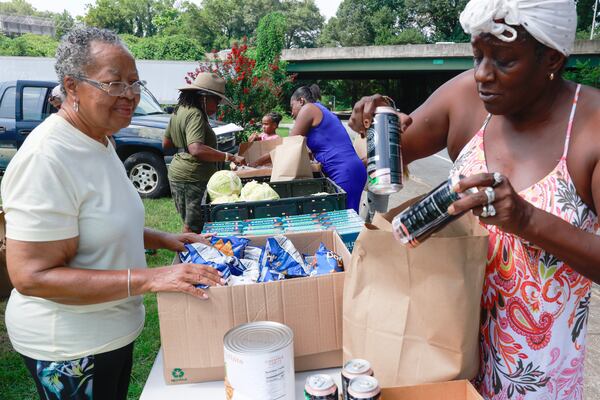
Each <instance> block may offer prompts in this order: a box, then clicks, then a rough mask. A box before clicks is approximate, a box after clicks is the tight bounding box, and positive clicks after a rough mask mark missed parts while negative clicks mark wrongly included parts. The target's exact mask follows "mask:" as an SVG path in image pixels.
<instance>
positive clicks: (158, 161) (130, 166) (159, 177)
mask: <svg viewBox="0 0 600 400" xmlns="http://www.w3.org/2000/svg"><path fill="white" fill-rule="evenodd" d="M124 164H125V170H126V171H127V176H128V177H129V180H131V183H133V186H134V187H135V189H136V190H137V191H138V193H139V194H140V196H141V197H145V198H150V199H156V198H158V197H163V196H166V195H168V194H169V179H168V177H167V167H166V165H165V162H164V160H163V159H162V158H161V157H159V156H157V155H156V154H154V153H150V152H147V151H142V152H140V153H134V154H132V155H130V156H129V157H127V159H126V160H125V162H124Z"/></svg>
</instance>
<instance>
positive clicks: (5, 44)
mask: <svg viewBox="0 0 600 400" xmlns="http://www.w3.org/2000/svg"><path fill="white" fill-rule="evenodd" d="M57 47H58V41H57V40H56V39H54V38H52V37H50V36H46V35H33V34H31V33H26V34H24V35H21V36H17V37H16V38H14V39H11V38H8V37H6V36H0V55H2V56H29V57H54V55H55V54H56V48H57Z"/></svg>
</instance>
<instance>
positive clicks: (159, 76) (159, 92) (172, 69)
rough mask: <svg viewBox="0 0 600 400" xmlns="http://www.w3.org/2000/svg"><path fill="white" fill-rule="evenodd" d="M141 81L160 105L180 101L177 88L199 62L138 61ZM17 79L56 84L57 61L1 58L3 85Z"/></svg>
mask: <svg viewBox="0 0 600 400" xmlns="http://www.w3.org/2000/svg"><path fill="white" fill-rule="evenodd" d="M136 63H137V67H138V71H139V73H140V79H142V80H145V81H147V82H148V83H147V86H148V89H150V91H151V92H152V94H153V95H154V96H155V97H156V98H157V99H158V101H159V102H160V103H161V104H174V103H176V102H177V97H178V94H179V92H178V91H177V88H178V87H181V86H185V84H186V83H185V79H184V78H185V76H186V74H187V73H188V72H191V71H194V70H195V69H196V67H197V66H198V63H197V62H188V61H151V60H138V61H136ZM17 79H29V80H49V81H55V80H57V78H56V73H55V72H54V58H43V57H0V82H4V81H14V80H17Z"/></svg>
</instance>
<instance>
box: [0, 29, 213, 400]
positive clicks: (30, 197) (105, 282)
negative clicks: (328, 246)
mask: <svg viewBox="0 0 600 400" xmlns="http://www.w3.org/2000/svg"><path fill="white" fill-rule="evenodd" d="M55 68H56V72H57V75H58V78H59V81H60V83H61V84H62V87H63V90H64V93H65V94H66V99H65V101H64V102H63V104H62V107H61V109H60V111H59V112H58V113H56V114H52V115H51V116H49V117H48V118H47V119H46V120H45V121H44V122H43V123H42V124H40V125H39V126H38V127H37V128H36V129H35V130H34V131H33V132H32V133H31V134H30V135H29V137H28V138H27V140H26V141H25V143H24V144H23V146H22V147H21V148H20V149H19V152H18V153H17V155H16V156H15V157H14V158H13V159H12V161H11V163H10V165H9V166H8V168H7V170H6V174H5V175H4V179H3V180H2V201H3V207H4V210H5V212H6V223H7V227H6V228H7V231H6V236H7V262H8V271H9V274H10V278H11V281H12V283H13V284H14V286H15V290H13V292H12V293H11V296H10V299H9V301H8V304H7V307H6V328H7V331H8V335H9V337H10V340H11V343H12V345H13V347H14V349H15V350H16V351H17V352H18V353H20V354H21V355H22V356H23V360H24V362H25V365H26V367H27V369H28V370H29V372H30V374H31V376H32V377H33V379H34V381H35V384H36V387H37V390H38V393H39V396H40V398H42V399H56V400H58V399H67V398H68V399H92V398H95V399H125V398H126V396H127V388H128V385H129V379H130V372H131V367H132V352H133V341H134V340H135V339H136V337H137V336H138V335H139V334H140V332H141V330H142V328H143V326H144V315H145V312H144V305H143V302H142V296H141V295H142V294H144V293H147V292H158V291H172V292H176V291H177V292H185V293H189V294H191V295H193V296H196V297H199V298H206V297H207V294H206V292H205V291H203V290H201V289H197V288H196V287H195V285H196V284H198V283H204V284H207V285H210V286H214V285H218V284H221V283H223V281H222V279H221V277H220V275H219V273H218V272H217V271H216V270H214V269H213V268H210V267H207V266H203V265H195V264H194V265H192V264H186V265H175V266H168V267H161V268H153V269H147V268H146V260H145V257H144V248H153V249H156V248H165V249H169V250H173V251H177V250H183V249H184V246H183V245H184V243H187V242H192V241H202V240H205V238H204V237H202V236H200V235H195V234H169V233H164V232H158V231H153V230H150V229H145V228H144V207H143V204H142V202H141V200H140V198H139V196H138V194H137V192H136V191H135V189H134V188H133V186H132V185H131V183H130V181H129V179H128V178H127V176H126V174H125V169H124V167H123V164H122V163H121V161H120V160H119V157H118V156H117V154H116V152H115V149H114V147H113V146H112V145H111V144H110V143H109V139H108V138H109V137H110V136H111V135H112V134H113V133H115V132H117V131H118V130H119V129H121V128H124V127H126V126H127V125H129V123H130V121H131V117H132V115H133V111H134V110H135V108H136V106H137V104H138V102H139V100H140V91H141V90H142V88H143V82H142V81H140V79H139V76H138V71H137V69H136V65H135V61H134V59H133V57H132V56H131V54H130V53H129V51H128V50H127V48H126V47H125V46H124V45H123V44H122V43H121V41H120V40H119V38H118V36H117V35H115V34H114V33H112V32H110V31H107V30H100V29H96V28H75V29H73V30H72V31H70V32H69V33H68V34H67V35H65V36H64V37H63V39H62V42H61V44H60V46H59V48H58V50H57V54H56V66H55Z"/></svg>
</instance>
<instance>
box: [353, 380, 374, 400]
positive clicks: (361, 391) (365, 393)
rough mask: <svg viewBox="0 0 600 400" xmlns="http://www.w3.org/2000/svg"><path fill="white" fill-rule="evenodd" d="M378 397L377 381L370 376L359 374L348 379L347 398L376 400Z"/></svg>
mask: <svg viewBox="0 0 600 400" xmlns="http://www.w3.org/2000/svg"><path fill="white" fill-rule="evenodd" d="M380 397H381V388H380V387H379V382H378V381H377V379H375V378H373V377H372V376H368V375H361V376H357V377H356V378H352V379H351V380H350V384H349V385H348V399H349V400H378V399H379V398H380Z"/></svg>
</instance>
